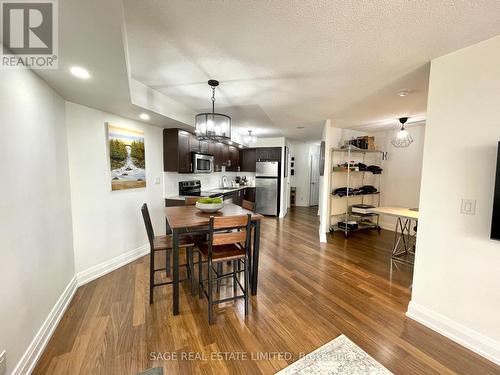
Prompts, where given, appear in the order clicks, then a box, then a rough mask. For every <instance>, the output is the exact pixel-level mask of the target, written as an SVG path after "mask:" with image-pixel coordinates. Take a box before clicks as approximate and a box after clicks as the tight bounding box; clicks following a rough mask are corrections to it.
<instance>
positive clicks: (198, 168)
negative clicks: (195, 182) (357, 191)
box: [193, 152, 214, 173]
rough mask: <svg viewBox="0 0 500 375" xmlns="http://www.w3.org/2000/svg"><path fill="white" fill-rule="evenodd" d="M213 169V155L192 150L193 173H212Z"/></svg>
mask: <svg viewBox="0 0 500 375" xmlns="http://www.w3.org/2000/svg"><path fill="white" fill-rule="evenodd" d="M213 171H214V157H213V155H209V154H202V153H199V152H193V173H212V172H213Z"/></svg>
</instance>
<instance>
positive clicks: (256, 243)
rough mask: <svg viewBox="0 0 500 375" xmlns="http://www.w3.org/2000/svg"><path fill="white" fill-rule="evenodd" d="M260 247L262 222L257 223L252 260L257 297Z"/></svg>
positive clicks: (253, 289) (254, 287) (254, 289)
mask: <svg viewBox="0 0 500 375" xmlns="http://www.w3.org/2000/svg"><path fill="white" fill-rule="evenodd" d="M259 246H260V220H256V221H255V227H254V237H253V260H252V295H253V296H255V295H257V282H258V277H259Z"/></svg>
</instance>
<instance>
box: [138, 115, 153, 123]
mask: <svg viewBox="0 0 500 375" xmlns="http://www.w3.org/2000/svg"><path fill="white" fill-rule="evenodd" d="M139 117H140V119H141V120H145V121H148V120H149V119H150V118H151V117H149V115H148V114H147V113H141V114H140V115H139Z"/></svg>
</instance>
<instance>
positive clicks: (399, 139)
mask: <svg viewBox="0 0 500 375" xmlns="http://www.w3.org/2000/svg"><path fill="white" fill-rule="evenodd" d="M406 121H408V117H400V118H399V122H400V123H401V129H399V131H398V132H397V133H396V137H395V138H394V139H393V140H392V141H391V143H392V145H393V146H394V147H398V148H400V147H401V148H402V147H408V146H410V145H411V144H412V143H413V138H412V137H411V135H410V133H408V130H406V129H405V123H406Z"/></svg>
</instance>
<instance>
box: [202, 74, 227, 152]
mask: <svg viewBox="0 0 500 375" xmlns="http://www.w3.org/2000/svg"><path fill="white" fill-rule="evenodd" d="M208 85H209V86H210V87H211V88H212V98H211V100H212V112H211V113H198V114H197V115H196V117H195V133H196V138H197V139H198V140H200V141H212V142H222V141H229V140H230V139H231V117H229V116H228V115H224V114H222V113H215V88H216V87H217V86H219V81H216V80H215V79H211V80H209V81H208Z"/></svg>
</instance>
